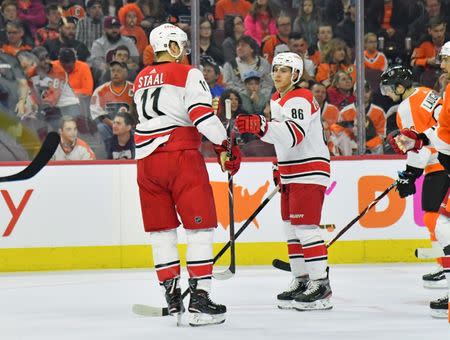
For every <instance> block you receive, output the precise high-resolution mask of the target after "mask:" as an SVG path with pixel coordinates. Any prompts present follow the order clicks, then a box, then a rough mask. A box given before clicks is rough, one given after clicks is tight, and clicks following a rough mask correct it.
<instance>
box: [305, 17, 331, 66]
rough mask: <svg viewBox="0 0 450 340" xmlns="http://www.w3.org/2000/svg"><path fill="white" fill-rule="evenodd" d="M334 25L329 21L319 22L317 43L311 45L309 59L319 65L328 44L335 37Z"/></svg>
mask: <svg viewBox="0 0 450 340" xmlns="http://www.w3.org/2000/svg"><path fill="white" fill-rule="evenodd" d="M333 35H334V33H333V26H331V25H330V24H328V23H321V24H319V28H318V29H317V44H316V45H314V46H310V53H309V59H311V60H312V62H313V63H314V64H315V65H316V66H318V65H319V64H320V63H321V61H322V57H323V55H324V54H325V52H326V51H327V49H328V44H329V43H330V41H331V39H333Z"/></svg>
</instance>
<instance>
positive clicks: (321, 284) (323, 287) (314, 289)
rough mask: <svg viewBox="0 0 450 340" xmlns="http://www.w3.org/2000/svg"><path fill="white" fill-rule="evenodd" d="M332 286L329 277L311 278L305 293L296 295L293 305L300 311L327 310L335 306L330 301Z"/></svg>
mask: <svg viewBox="0 0 450 340" xmlns="http://www.w3.org/2000/svg"><path fill="white" fill-rule="evenodd" d="M330 298H331V287H330V281H329V280H328V277H327V278H326V279H321V280H309V281H308V283H307V288H306V290H305V291H304V292H303V293H300V294H298V295H296V296H295V299H294V302H293V307H294V308H295V309H296V310H298V311H308V310H325V309H331V308H333V305H332V304H331V301H330Z"/></svg>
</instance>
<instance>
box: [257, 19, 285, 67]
mask: <svg viewBox="0 0 450 340" xmlns="http://www.w3.org/2000/svg"><path fill="white" fill-rule="evenodd" d="M276 25H277V29H278V34H272V35H270V36H269V38H268V39H267V40H266V41H265V42H264V43H263V48H262V50H263V56H264V58H266V59H267V61H268V62H269V63H272V60H273V57H274V55H275V48H276V47H277V46H279V45H287V44H288V42H289V35H290V34H291V32H292V23H291V17H290V16H289V15H288V14H286V13H281V14H280V15H279V16H278V18H277V20H276Z"/></svg>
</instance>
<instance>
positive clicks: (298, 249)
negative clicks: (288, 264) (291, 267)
mask: <svg viewBox="0 0 450 340" xmlns="http://www.w3.org/2000/svg"><path fill="white" fill-rule="evenodd" d="M288 254H289V255H303V249H302V245H301V244H300V243H288Z"/></svg>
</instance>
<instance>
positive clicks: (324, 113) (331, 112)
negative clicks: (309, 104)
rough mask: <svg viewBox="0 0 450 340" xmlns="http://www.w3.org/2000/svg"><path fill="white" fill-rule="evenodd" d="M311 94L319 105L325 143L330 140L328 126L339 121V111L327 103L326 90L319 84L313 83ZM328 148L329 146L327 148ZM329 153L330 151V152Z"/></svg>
mask: <svg viewBox="0 0 450 340" xmlns="http://www.w3.org/2000/svg"><path fill="white" fill-rule="evenodd" d="M311 92H312V94H313V96H314V98H316V100H317V103H319V105H320V112H321V118H322V124H323V132H324V133H325V137H326V139H327V141H329V139H330V126H332V125H333V124H336V123H337V121H338V119H339V109H338V108H337V107H336V106H334V105H333V104H330V103H329V102H328V101H327V89H326V87H325V86H324V85H323V84H321V83H315V84H314V85H313V86H312V87H311ZM328 147H329V148H330V146H328ZM330 151H331V150H330Z"/></svg>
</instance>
